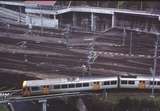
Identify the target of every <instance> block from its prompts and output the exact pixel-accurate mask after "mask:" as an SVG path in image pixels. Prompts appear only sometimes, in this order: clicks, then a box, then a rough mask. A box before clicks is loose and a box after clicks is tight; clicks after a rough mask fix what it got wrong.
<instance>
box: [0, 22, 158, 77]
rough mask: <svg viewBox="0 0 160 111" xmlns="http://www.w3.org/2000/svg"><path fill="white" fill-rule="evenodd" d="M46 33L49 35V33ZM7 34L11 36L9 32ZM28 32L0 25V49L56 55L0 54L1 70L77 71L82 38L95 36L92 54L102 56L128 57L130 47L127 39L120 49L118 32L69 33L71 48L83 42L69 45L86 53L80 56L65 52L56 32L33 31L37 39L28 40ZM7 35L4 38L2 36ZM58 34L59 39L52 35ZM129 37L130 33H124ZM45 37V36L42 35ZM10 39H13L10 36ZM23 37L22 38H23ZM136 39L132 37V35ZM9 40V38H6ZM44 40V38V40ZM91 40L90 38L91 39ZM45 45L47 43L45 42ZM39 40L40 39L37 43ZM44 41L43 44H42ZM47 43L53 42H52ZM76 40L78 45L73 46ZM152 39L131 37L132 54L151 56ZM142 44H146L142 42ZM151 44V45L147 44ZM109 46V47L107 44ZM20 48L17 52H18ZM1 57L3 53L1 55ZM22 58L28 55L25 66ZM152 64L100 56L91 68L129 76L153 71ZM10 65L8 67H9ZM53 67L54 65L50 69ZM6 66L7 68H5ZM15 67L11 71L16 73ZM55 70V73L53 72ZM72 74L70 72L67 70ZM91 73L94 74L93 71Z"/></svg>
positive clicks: (83, 58)
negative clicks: (113, 71) (126, 55)
mask: <svg viewBox="0 0 160 111" xmlns="http://www.w3.org/2000/svg"><path fill="white" fill-rule="evenodd" d="M48 30H49V31H48ZM3 31H4V32H3ZM8 31H10V32H8ZM27 31H28V27H27V26H23V25H13V24H12V25H11V27H10V28H9V29H8V28H7V27H6V28H4V27H2V25H0V32H2V34H3V33H4V35H1V37H0V45H1V46H3V45H4V47H5V46H6V45H10V47H17V49H16V50H17V51H18V50H19V49H20V50H24V51H25V50H28V51H40V52H41V51H42V52H43V51H48V52H50V53H52V52H53V53H57V54H58V55H56V54H55V55H50V54H46V55H43V54H38V53H37V54H36V55H34V54H31V53H28V52H26V53H23V52H21V53H19V54H18V53H16V54H14V55H12V54H11V52H8V53H3V54H5V57H4V56H1V58H0V60H2V61H1V63H2V67H5V68H13V67H14V66H16V67H18V69H20V68H22V69H26V70H34V71H38V70H40V71H42V72H45V71H46V72H47V70H48V72H52V71H53V72H54V71H55V70H62V71H60V72H62V73H64V72H65V71H67V72H69V70H67V69H70V68H72V67H75V66H76V67H80V66H81V65H82V64H86V61H87V53H86V52H87V50H88V43H89V42H88V43H87V42H86V44H84V45H81V44H83V41H84V40H85V38H93V36H96V40H95V42H96V45H95V51H101V52H102V53H103V52H112V53H122V54H128V53H129V43H130V38H129V37H128V38H126V41H125V46H122V39H123V37H122V36H121V35H122V34H123V33H122V32H121V31H119V32H118V33H119V34H118V35H107V34H102V35H94V34H84V33H80V32H72V33H71V34H70V42H71V44H72V42H73V41H74V42H75V43H74V44H77V43H78V41H80V40H81V39H80V37H81V36H83V37H81V38H82V41H81V43H80V42H79V45H77V46H74V45H71V46H72V48H73V49H76V50H80V49H83V50H85V51H86V52H83V53H79V52H78V51H74V50H70V49H66V47H65V44H64V43H63V40H64V38H63V34H62V33H63V32H62V31H60V30H59V31H58V30H53V31H52V30H51V29H45V28H44V35H43V34H41V33H39V32H40V28H35V29H33V33H32V34H33V35H37V37H36V38H34V37H33V38H34V40H33V38H30V37H27V36H31V35H30V34H27V33H26V32H27ZM5 32H6V34H5ZM55 33H59V35H57V34H55ZM127 33H129V32H127ZM45 34H48V35H45ZM11 35H12V36H11ZM22 35H23V36H22ZM134 35H135V34H134ZM9 36H10V37H9ZM44 36H45V37H44ZM90 36H91V37H90ZM46 37H47V38H49V39H48V42H47V41H46V39H47V38H46ZM38 38H39V40H40V41H39V42H36V39H37V40H38ZM40 38H41V39H40ZM43 40H44V41H43ZM50 40H53V42H51V41H50ZM58 40H61V42H62V43H58ZM76 40H77V42H76ZM154 40H155V38H154V37H142V36H140V37H134V39H133V47H132V53H133V54H135V55H136V54H143V55H150V56H153V49H154V47H153V42H154ZM24 41H25V42H26V44H25V45H24V47H21V44H19V43H20V42H24ZM143 41H145V42H143ZM150 41H152V42H151V44H149V43H150ZM107 43H108V44H107ZM18 47H19V48H18ZM1 53H2V52H1ZM24 55H27V60H28V61H27V62H24V61H25V58H24ZM152 63H153V60H152V59H147V58H126V57H123V58H115V57H108V56H101V55H99V57H98V59H97V60H96V62H95V64H94V65H92V67H93V70H95V69H97V70H98V69H102V68H103V69H104V70H106V69H110V70H115V71H120V72H123V71H124V72H131V73H143V74H145V73H146V74H149V73H150V72H149V68H150V67H152ZM9 64H11V65H9ZM53 64H54V65H53ZM7 66H8V67H7ZM16 67H14V68H15V69H16ZM53 69H55V70H53ZM70 70H71V69H70ZM76 71H77V72H78V70H77V69H76V68H75V69H74V68H73V70H72V71H70V72H73V73H75V72H76ZM93 73H96V72H95V71H93Z"/></svg>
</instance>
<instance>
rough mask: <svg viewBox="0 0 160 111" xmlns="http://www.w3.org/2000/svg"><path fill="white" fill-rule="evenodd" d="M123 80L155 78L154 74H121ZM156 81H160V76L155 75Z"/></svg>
mask: <svg viewBox="0 0 160 111" xmlns="http://www.w3.org/2000/svg"><path fill="white" fill-rule="evenodd" d="M120 79H121V80H150V81H152V80H153V77H152V76H120ZM155 81H160V76H156V77H155Z"/></svg>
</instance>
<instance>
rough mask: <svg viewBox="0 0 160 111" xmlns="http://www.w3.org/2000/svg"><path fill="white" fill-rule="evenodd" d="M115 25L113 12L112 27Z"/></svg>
mask: <svg viewBox="0 0 160 111" xmlns="http://www.w3.org/2000/svg"><path fill="white" fill-rule="evenodd" d="M114 26H115V13H113V14H112V28H113V27H114Z"/></svg>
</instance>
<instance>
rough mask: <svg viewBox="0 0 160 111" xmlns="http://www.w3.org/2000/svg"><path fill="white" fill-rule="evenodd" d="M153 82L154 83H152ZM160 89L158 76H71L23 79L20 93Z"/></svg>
mask: <svg viewBox="0 0 160 111" xmlns="http://www.w3.org/2000/svg"><path fill="white" fill-rule="evenodd" d="M153 84H154V85H153ZM153 86H154V88H155V89H160V77H155V79H154V80H153V77H151V76H150V77H149V76H113V77H71V78H57V79H46V80H27V81H23V86H22V95H23V96H30V95H47V94H51V93H65V92H85V91H86V92H95V91H103V90H110V89H117V88H120V89H151V88H152V87H153Z"/></svg>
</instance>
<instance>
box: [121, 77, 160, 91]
mask: <svg viewBox="0 0 160 111" xmlns="http://www.w3.org/2000/svg"><path fill="white" fill-rule="evenodd" d="M119 84H120V85H119V86H120V88H135V89H151V88H152V87H153V77H149V76H132V77H128V76H126V77H123V76H122V77H120V79H119ZM154 88H155V89H160V77H155V81H154Z"/></svg>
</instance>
